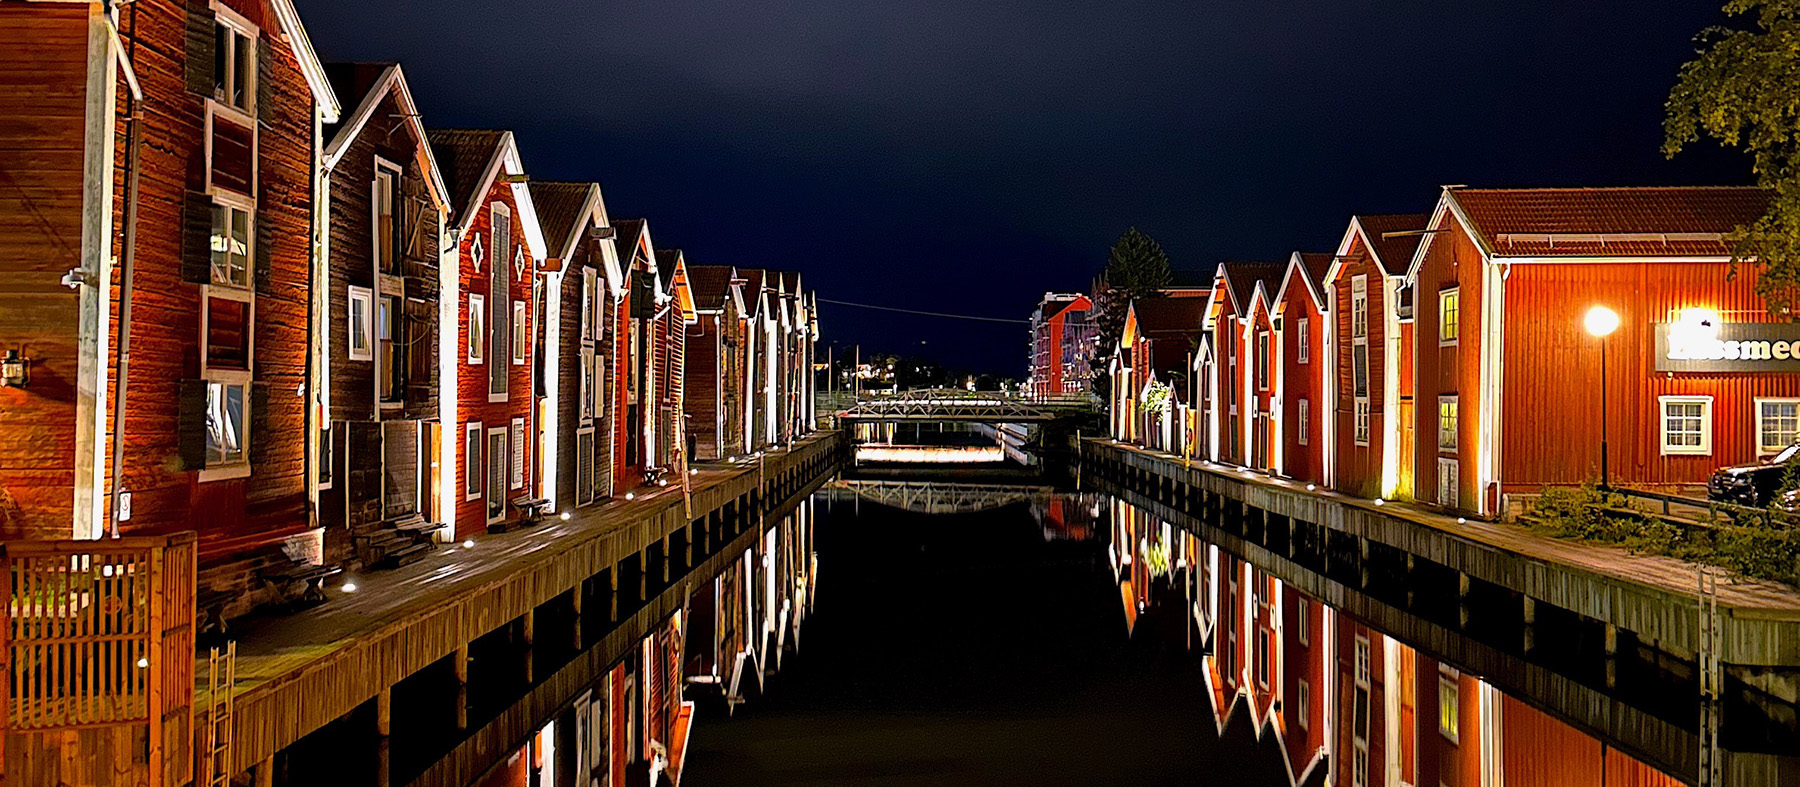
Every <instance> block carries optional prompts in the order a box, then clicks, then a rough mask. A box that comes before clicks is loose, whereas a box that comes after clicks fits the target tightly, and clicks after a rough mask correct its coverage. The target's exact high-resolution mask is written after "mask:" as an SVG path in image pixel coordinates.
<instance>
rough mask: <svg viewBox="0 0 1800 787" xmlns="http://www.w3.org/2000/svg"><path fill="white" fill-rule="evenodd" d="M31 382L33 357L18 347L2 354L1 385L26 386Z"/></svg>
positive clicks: (0, 363)
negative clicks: (26, 354)
mask: <svg viewBox="0 0 1800 787" xmlns="http://www.w3.org/2000/svg"><path fill="white" fill-rule="evenodd" d="M30 384H31V359H30V358H26V357H25V356H24V355H22V354H20V352H19V351H18V350H16V349H14V350H7V351H6V355H4V356H0V386H5V387H7V388H24V387H25V386H27V385H30Z"/></svg>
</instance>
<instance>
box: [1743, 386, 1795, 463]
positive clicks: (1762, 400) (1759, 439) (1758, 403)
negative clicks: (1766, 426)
mask: <svg viewBox="0 0 1800 787" xmlns="http://www.w3.org/2000/svg"><path fill="white" fill-rule="evenodd" d="M1765 404H1778V405H1793V406H1794V409H1795V417H1796V419H1797V421H1800V398H1794V397H1787V396H1759V397H1756V399H1755V400H1754V403H1753V405H1752V406H1753V407H1754V408H1755V410H1754V411H1753V413H1754V420H1755V422H1756V455H1757V456H1759V457H1763V456H1773V455H1775V454H1778V453H1781V452H1782V451H1784V450H1786V449H1787V447H1788V446H1789V445H1792V444H1793V443H1792V442H1788V443H1783V444H1781V445H1772V444H1768V443H1764V442H1763V422H1764V420H1765V418H1764V416H1763V405H1765ZM1796 426H1797V427H1800V422H1797V423H1796ZM1794 437H1795V440H1797V441H1800V429H1797V430H1796V431H1795V433H1794Z"/></svg>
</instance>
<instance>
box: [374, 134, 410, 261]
mask: <svg viewBox="0 0 1800 787" xmlns="http://www.w3.org/2000/svg"><path fill="white" fill-rule="evenodd" d="M383 176H387V177H391V178H392V179H393V190H392V192H390V196H391V197H392V198H393V204H392V205H391V206H389V207H390V209H391V212H390V213H389V214H388V216H387V219H388V223H389V224H391V225H393V226H392V227H390V229H391V230H392V232H393V236H392V238H391V241H392V242H391V243H390V244H389V248H388V252H389V253H390V254H392V255H393V259H392V260H389V263H390V264H389V265H387V266H384V265H382V259H381V257H382V250H381V221H382V216H381V212H380V205H381V197H382V190H381V185H382V178H383ZM405 178H406V168H405V167H402V166H400V165H399V164H396V163H394V162H392V161H389V160H387V159H385V158H383V157H381V156H376V157H375V169H374V175H373V176H372V177H371V179H370V182H369V259H370V260H371V261H372V262H373V264H374V267H375V274H376V275H377V276H383V275H386V276H397V275H400V274H397V273H394V271H397V270H401V269H402V268H403V267H404V265H405V258H406V254H405V250H404V248H403V247H404V244H405V241H404V240H403V238H402V234H403V233H402V229H401V227H400V223H401V222H402V221H403V220H404V216H405V211H404V210H403V209H402V208H401V203H402V202H403V201H404V200H405V199H406V196H405V192H404V186H405Z"/></svg>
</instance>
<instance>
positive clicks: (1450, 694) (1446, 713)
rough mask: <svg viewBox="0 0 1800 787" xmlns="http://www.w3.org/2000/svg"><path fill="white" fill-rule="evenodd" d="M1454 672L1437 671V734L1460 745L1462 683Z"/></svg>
mask: <svg viewBox="0 0 1800 787" xmlns="http://www.w3.org/2000/svg"><path fill="white" fill-rule="evenodd" d="M1459 677H1461V676H1460V675H1459V673H1457V671H1456V670H1454V669H1451V668H1449V667H1440V668H1439V670H1438V733H1439V734H1442V735H1443V736H1444V737H1445V738H1447V739H1449V741H1450V742H1451V743H1457V744H1460V743H1462V683H1461V681H1459V680H1458V678H1459Z"/></svg>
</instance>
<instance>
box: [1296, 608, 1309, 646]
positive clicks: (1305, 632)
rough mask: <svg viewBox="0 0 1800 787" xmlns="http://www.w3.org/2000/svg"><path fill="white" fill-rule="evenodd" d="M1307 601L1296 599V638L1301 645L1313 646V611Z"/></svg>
mask: <svg viewBox="0 0 1800 787" xmlns="http://www.w3.org/2000/svg"><path fill="white" fill-rule="evenodd" d="M1310 607H1311V605H1310V604H1308V603H1306V599H1304V598H1297V599H1294V636H1295V637H1297V638H1298V639H1299V640H1300V644H1301V645H1311V644H1312V611H1311V609H1310Z"/></svg>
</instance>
